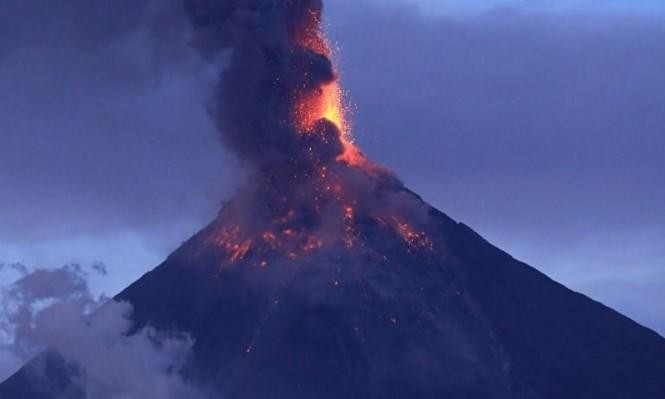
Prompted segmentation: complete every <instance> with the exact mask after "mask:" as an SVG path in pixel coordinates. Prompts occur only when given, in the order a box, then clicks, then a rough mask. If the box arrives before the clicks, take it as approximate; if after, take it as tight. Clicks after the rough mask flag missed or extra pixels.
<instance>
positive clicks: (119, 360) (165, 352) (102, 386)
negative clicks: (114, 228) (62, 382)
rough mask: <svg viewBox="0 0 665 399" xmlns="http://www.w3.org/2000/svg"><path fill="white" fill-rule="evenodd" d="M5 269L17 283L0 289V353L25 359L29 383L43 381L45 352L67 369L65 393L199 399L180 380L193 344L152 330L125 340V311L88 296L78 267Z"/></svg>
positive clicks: (99, 398) (124, 306)
mask: <svg viewBox="0 0 665 399" xmlns="http://www.w3.org/2000/svg"><path fill="white" fill-rule="evenodd" d="M7 269H13V272H14V273H15V274H18V279H16V281H14V282H13V283H12V284H11V285H9V286H7V287H4V288H3V289H2V291H1V297H0V298H1V299H2V302H1V304H2V307H1V313H0V314H1V315H2V318H1V319H0V338H1V339H0V352H3V353H4V354H6V355H10V356H11V357H12V358H13V359H15V360H17V361H20V362H21V363H23V362H27V361H30V363H29V364H28V366H27V367H28V370H29V373H30V374H32V375H34V376H35V378H37V379H39V378H43V377H44V375H45V376H46V379H47V380H48V379H49V377H48V376H49V374H48V372H47V371H46V370H47V368H45V366H44V362H45V361H46V360H45V356H44V355H43V353H45V351H48V352H49V353H55V354H57V356H59V357H61V358H62V359H63V360H64V361H65V362H66V364H68V365H70V366H69V367H70V371H71V373H72V381H73V386H71V387H68V389H67V392H69V393H73V392H81V393H83V394H84V395H85V396H84V397H86V398H90V399H120V398H122V399H133V398H136V399H138V398H145V397H158V398H174V399H175V398H183V397H187V398H199V397H201V398H202V397H203V395H202V394H201V392H200V391H199V390H198V389H196V388H194V387H193V386H192V385H190V384H189V383H187V382H186V381H185V380H184V378H183V377H182V375H181V371H182V368H183V367H184V366H185V365H186V364H187V361H188V359H189V357H190V356H191V349H192V345H193V342H192V341H191V340H190V339H189V338H187V337H186V336H183V335H177V334H166V333H161V332H157V331H155V330H153V329H151V328H145V329H143V330H140V331H138V332H137V333H135V334H133V335H131V336H129V335H127V334H128V332H129V331H130V329H131V327H132V322H131V321H130V319H129V316H130V314H131V311H132V307H131V305H129V304H128V303H119V302H115V301H113V300H108V299H104V298H100V299H96V298H94V297H93V295H92V293H91V292H90V290H89V288H88V285H87V282H86V279H87V277H88V272H87V271H86V270H84V269H83V268H82V267H81V266H78V265H67V266H63V267H60V268H56V269H50V270H47V269H37V270H34V271H32V272H28V271H27V269H26V268H25V267H23V266H20V265H11V266H8V267H7ZM91 269H92V270H96V271H97V272H98V271H99V270H100V268H99V267H95V266H93V267H92V268H91ZM8 271H9V272H12V270H8ZM4 354H3V357H5V356H4ZM33 359H36V360H33ZM31 360H32V361H31ZM3 366H5V367H7V368H9V367H10V365H3ZM3 371H5V372H6V371H7V370H3ZM6 377H7V376H6V375H2V376H0V379H3V380H4V378H6Z"/></svg>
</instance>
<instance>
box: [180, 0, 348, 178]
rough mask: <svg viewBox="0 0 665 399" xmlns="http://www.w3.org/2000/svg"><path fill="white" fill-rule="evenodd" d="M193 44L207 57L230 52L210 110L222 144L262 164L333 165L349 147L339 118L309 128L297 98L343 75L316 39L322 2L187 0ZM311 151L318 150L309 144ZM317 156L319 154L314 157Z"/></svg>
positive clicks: (311, 94) (314, 93) (315, 93)
mask: <svg viewBox="0 0 665 399" xmlns="http://www.w3.org/2000/svg"><path fill="white" fill-rule="evenodd" d="M185 4H186V9H187V12H188V14H189V16H190V19H191V21H192V23H193V25H194V28H195V33H194V38H193V44H194V46H195V47H196V48H198V49H199V50H200V52H201V53H202V55H203V56H204V57H214V56H217V55H219V54H221V53H224V52H226V51H230V52H231V53H230V62H229V64H228V66H227V67H226V68H224V70H223V71H222V72H221V77H220V82H219V86H218V87H217V90H216V92H215V94H214V98H213V99H212V105H211V113H212V115H213V117H214V120H215V123H216V124H217V127H218V128H219V131H220V134H221V137H222V140H223V143H224V144H225V145H226V146H227V147H228V148H229V149H230V150H231V151H232V152H233V153H234V154H236V155H237V156H238V157H239V158H240V159H241V160H244V161H247V162H249V163H250V164H253V165H254V166H257V167H259V168H270V167H274V166H275V165H280V166H281V167H284V166H285V165H288V164H291V165H298V166H299V167H302V166H303V165H311V164H312V163H313V162H323V163H327V162H329V161H331V160H333V159H334V158H335V157H337V156H339V155H340V154H341V153H342V151H343V146H342V143H341V141H340V132H339V131H338V129H337V128H336V127H335V126H334V124H332V123H330V122H326V121H323V120H321V121H318V122H319V123H317V124H316V125H315V126H313V127H312V128H313V129H312V130H316V132H317V133H318V134H302V132H299V128H298V122H297V121H296V120H295V117H296V115H295V113H294V110H295V109H296V108H297V107H298V104H297V102H298V100H299V99H302V98H311V97H316V96H319V95H320V94H321V93H320V91H321V87H322V86H323V85H325V84H330V83H332V82H333V81H334V80H335V79H336V75H335V72H334V68H333V64H332V62H331V60H330V59H329V57H328V54H326V50H325V49H324V48H323V47H322V46H317V45H316V41H318V40H320V38H319V37H317V34H318V30H319V21H320V18H321V11H322V2H321V1H320V0H222V1H219V0H186V2H185ZM310 149H311V150H310ZM312 158H314V159H312Z"/></svg>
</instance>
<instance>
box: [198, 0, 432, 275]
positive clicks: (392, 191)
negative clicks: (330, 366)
mask: <svg viewBox="0 0 665 399" xmlns="http://www.w3.org/2000/svg"><path fill="white" fill-rule="evenodd" d="M269 3H270V4H271V5H270V6H267V5H266V4H267V3H265V2H263V1H261V0H214V1H212V0H187V5H188V11H189V13H190V17H191V19H192V22H193V23H194V26H195V35H196V37H195V39H196V40H194V42H195V43H198V44H200V49H201V51H202V52H203V53H204V54H205V55H206V56H208V55H209V52H210V51H217V52H220V51H222V50H224V49H231V50H232V52H231V58H230V64H229V66H228V67H226V68H225V69H224V70H222V72H221V76H220V84H219V86H218V91H217V92H216V94H215V97H214V98H213V100H214V102H213V109H212V111H213V116H214V117H215V120H216V122H217V124H218V126H219V128H220V129H219V130H220V134H221V136H222V139H223V141H224V144H225V145H226V146H227V148H228V149H229V150H231V151H233V152H234V153H235V154H236V155H237V156H238V157H239V158H240V159H242V160H244V161H246V162H247V163H248V164H250V165H251V166H253V170H254V171H255V174H254V175H253V176H252V178H251V179H250V181H249V182H248V184H247V186H246V187H244V189H243V190H241V192H240V193H239V195H238V198H237V199H236V200H235V201H233V202H232V203H233V205H232V206H230V207H227V209H226V211H223V212H222V213H221V214H220V217H219V218H218V221H217V222H216V223H215V225H214V226H213V231H212V232H211V237H212V238H211V240H212V241H213V242H214V243H215V245H216V247H217V248H220V249H221V250H222V252H223V253H224V254H225V256H224V258H225V262H226V263H230V264H235V263H239V262H240V261H243V260H245V261H249V262H250V263H255V264H258V265H259V266H263V265H267V264H268V261H267V260H266V259H272V258H275V257H276V255H279V256H277V257H281V258H286V259H290V260H294V259H298V258H300V257H301V256H302V255H304V254H308V253H312V252H315V251H317V250H320V249H323V248H340V249H345V250H348V251H350V250H358V251H360V250H362V248H364V247H366V245H365V244H366V242H367V240H371V239H372V237H370V236H369V235H368V234H365V233H364V231H367V230H368V228H369V226H380V227H381V228H387V229H390V230H392V231H393V236H394V237H395V238H396V239H397V240H400V241H405V242H407V243H408V244H409V245H410V246H411V247H413V248H418V249H423V250H424V249H433V245H432V244H431V242H429V241H428V239H427V236H426V235H425V232H424V231H425V229H424V228H422V226H411V225H409V224H408V223H407V222H406V221H407V220H408V221H409V223H412V224H417V222H416V223H414V221H413V220H412V219H411V217H410V216H408V215H404V214H402V213H403V212H405V211H404V209H406V208H409V207H413V208H417V207H418V206H419V205H415V204H411V205H405V204H406V201H404V200H403V194H404V191H405V189H404V186H403V185H402V183H401V182H399V180H398V179H397V178H396V177H395V176H394V175H393V174H392V173H390V172H389V171H387V170H384V169H382V168H379V167H376V166H375V165H374V164H373V163H372V162H371V161H369V160H367V159H366V158H365V156H364V155H363V154H362V153H361V151H360V150H359V149H358V148H357V147H356V145H355V144H354V142H353V139H352V137H351V131H350V123H349V121H348V107H347V105H346V104H345V100H344V91H343V90H342V87H341V84H340V80H339V73H338V71H337V68H336V66H335V63H334V61H333V56H334V51H333V49H332V47H331V46H330V43H329V41H328V39H327V38H326V37H325V35H324V33H323V31H322V29H321V14H322V5H321V1H320V0H281V1H276V2H269ZM409 201H412V200H409ZM412 202H413V201H412ZM231 208H234V209H233V210H232V211H230V210H229V209H231ZM400 212H402V213H400ZM396 213H400V217H399V218H398V219H397V218H395V217H396V215H395V214H396ZM383 220H386V221H389V222H388V223H384V222H382V221H383ZM397 220H399V222H397Z"/></svg>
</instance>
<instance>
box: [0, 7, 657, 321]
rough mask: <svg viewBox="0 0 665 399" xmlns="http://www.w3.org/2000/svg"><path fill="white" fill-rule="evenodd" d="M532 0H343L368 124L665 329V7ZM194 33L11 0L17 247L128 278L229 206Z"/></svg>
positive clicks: (7, 238) (495, 229)
mask: <svg viewBox="0 0 665 399" xmlns="http://www.w3.org/2000/svg"><path fill="white" fill-rule="evenodd" d="M415 3H419V4H418V6H415V5H414V4H415ZM527 3H528V4H529V5H528V6H526V4H527ZM532 3H533V1H529V2H527V1H499V0H496V1H489V0H488V1H480V0H477V1H472V2H469V1H468V0H467V1H465V2H461V1H457V2H455V1H452V0H450V1H445V2H442V1H439V0H419V1H407V0H391V1H390V2H386V1H379V0H366V1H364V2H363V1H353V2H350V1H348V0H329V1H328V2H327V4H328V6H329V10H328V11H329V12H328V23H329V30H330V33H331V36H332V37H333V38H334V40H335V41H336V42H338V43H339V45H340V47H341V50H342V52H341V54H340V66H341V69H342V72H343V80H344V84H345V86H346V87H347V89H348V90H349V93H350V100H351V101H352V102H353V104H354V109H355V111H354V115H353V121H354V130H355V135H356V137H357V140H358V142H359V144H360V146H361V147H362V148H364V149H365V150H366V152H367V153H368V154H369V155H370V156H371V157H373V158H375V159H377V160H378V161H379V162H382V163H384V164H387V165H389V166H391V167H392V168H394V169H395V170H396V171H397V172H398V174H399V175H400V176H401V177H402V178H403V180H404V181H405V182H406V183H407V184H408V185H409V186H410V187H411V188H412V189H414V190H415V191H417V192H418V193H419V194H421V195H422V196H423V197H424V198H425V199H426V200H427V201H429V202H430V203H432V204H433V205H435V206H436V207H438V208H440V209H442V210H443V211H445V212H446V213H448V214H449V215H450V216H451V217H453V218H455V219H457V220H461V221H463V222H465V223H467V224H469V225H471V226H472V227H473V228H474V229H476V230H477V231H478V232H479V233H481V234H482V235H483V236H485V237H486V238H488V239H489V240H490V241H492V242H493V243H495V244H496V245H498V246H500V247H502V248H503V249H505V250H506V251H508V252H510V253H511V254H512V255H514V256H515V257H517V258H519V259H521V260H523V261H526V262H527V263H530V264H532V265H533V266H535V267H537V268H538V269H540V270H541V271H543V272H545V273H547V274H548V275H550V276H551V277H553V278H555V279H557V280H559V281H561V282H563V283H564V284H566V285H568V286H569V287H571V288H573V289H575V290H578V291H581V292H583V293H586V294H588V295H590V296H591V297H593V298H594V299H597V300H600V301H601V302H603V303H605V304H607V305H610V306H612V307H614V308H616V309H618V310H620V311H622V312H623V313H626V314H627V315H629V316H631V317H632V318H634V319H636V320H637V321H639V322H641V323H643V324H645V325H647V326H649V327H651V328H654V329H656V330H657V331H659V332H660V333H661V334H665V312H664V311H663V310H665V260H664V259H665V244H664V243H665V184H663V181H665V157H664V156H663V154H664V153H665V135H663V127H664V126H665V91H663V87H665V74H663V72H662V71H664V70H665V51H663V50H665V49H664V48H663V47H664V46H665V44H663V43H665V6H663V7H660V9H659V8H658V5H657V4H656V2H655V1H652V2H649V1H640V2H636V1H632V2H629V1H627V0H626V1H618V0H617V1H605V2H601V1H567V2H561V1H558V2H554V1H551V2H550V1H542V2H539V3H538V4H539V5H538V6H534V5H533V4H532ZM564 3H565V6H564V5H563V4H564ZM459 4H465V6H464V7H461V6H459ZM497 6H499V7H500V8H494V7H497ZM187 32H188V31H187V21H186V20H185V19H184V13H182V12H181V11H180V9H179V7H178V0H145V1H142V2H136V1H133V0H116V1H114V2H108V1H103V0H99V1H94V2H90V1H89V0H67V1H64V2H52V1H46V0H34V1H24V0H5V1H3V5H2V6H1V7H0V123H1V124H2V125H1V128H0V263H3V262H5V263H11V262H23V263H25V264H27V265H29V266H38V265H39V266H51V267H57V266H61V265H62V264H64V263H67V262H72V261H73V262H80V263H92V262H96V261H101V262H104V263H105V264H106V265H107V267H108V270H109V274H108V275H107V276H95V277H94V279H93V281H92V284H93V287H94V288H95V289H96V290H97V291H104V292H106V293H108V294H114V293H115V292H117V291H118V290H119V289H121V288H122V287H124V286H126V285H127V284H128V283H130V282H131V281H133V280H135V279H136V278H137V277H139V276H140V275H141V274H143V273H144V272H146V271H147V270H149V269H151V268H152V267H154V266H156V265H157V264H158V263H159V262H160V261H161V260H163V259H164V258H165V257H166V256H167V255H168V253H169V252H170V251H171V250H173V249H174V248H175V247H176V246H177V245H178V244H179V243H181V242H182V241H184V240H185V239H187V238H188V237H189V236H190V235H191V234H193V233H194V232H195V231H197V230H198V229H199V228H200V227H202V226H203V225H204V224H205V223H206V222H208V221H209V220H211V219H212V217H213V216H214V214H215V212H216V210H217V209H218V208H219V205H220V203H221V201H222V200H224V199H225V198H228V197H229V196H230V195H231V194H232V193H233V190H234V187H235V184H236V182H237V181H238V180H239V179H241V178H242V171H241V170H240V169H239V168H238V165H236V164H235V163H234V161H233V160H232V159H231V158H230V156H228V155H227V154H225V152H224V151H223V149H221V147H220V146H219V145H218V143H217V139H216V133H215V132H214V130H213V128H212V126H211V124H210V123H209V121H208V118H207V116H206V113H205V101H206V97H207V95H208V93H209V90H211V82H212V81H213V78H214V77H213V76H212V75H211V70H210V69H209V68H207V67H206V66H204V65H202V64H201V63H199V61H198V56H197V55H196V54H194V52H193V51H192V50H190V49H189V48H188V47H187V39H188V37H187ZM0 269H1V268H0ZM1 272H2V270H0V276H2V273H1Z"/></svg>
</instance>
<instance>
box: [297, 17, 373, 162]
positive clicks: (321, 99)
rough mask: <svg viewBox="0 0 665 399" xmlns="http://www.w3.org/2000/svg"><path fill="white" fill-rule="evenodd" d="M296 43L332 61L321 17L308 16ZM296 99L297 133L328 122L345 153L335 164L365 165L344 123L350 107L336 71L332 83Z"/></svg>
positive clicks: (347, 126) (332, 55) (307, 131)
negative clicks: (338, 162)
mask: <svg viewBox="0 0 665 399" xmlns="http://www.w3.org/2000/svg"><path fill="white" fill-rule="evenodd" d="M297 42H298V43H299V44H300V45H301V46H303V47H305V48H307V49H309V50H311V51H313V52H315V53H317V54H320V55H322V56H325V57H326V58H328V59H330V60H331V61H332V59H333V58H334V54H333V51H332V48H331V46H330V43H329V41H328V39H327V38H326V37H325V35H324V34H323V32H322V31H321V29H320V16H319V15H318V14H316V13H312V14H311V15H310V21H309V23H308V24H307V26H306V27H305V29H303V32H302V34H301V36H300V37H299V38H298V39H297ZM333 65H334V62H333ZM335 69H336V68H335ZM295 96H296V99H295V109H294V118H295V122H296V126H297V128H298V130H299V131H300V133H303V134H306V133H309V132H312V131H313V130H314V127H315V125H316V123H317V122H318V121H320V120H327V121H329V122H331V123H333V124H334V125H335V126H336V127H337V129H338V131H339V139H340V141H341V143H342V145H343V146H344V152H343V154H342V155H340V156H339V157H338V159H337V160H338V161H343V162H346V163H348V164H350V165H353V166H360V165H362V164H364V162H365V158H364V156H363V155H362V153H361V152H360V150H359V149H358V148H357V147H356V146H355V144H354V143H353V138H352V136H351V131H350V125H349V122H348V119H347V116H348V111H349V107H348V106H347V105H346V104H345V101H344V92H343V90H342V87H341V84H340V81H339V74H338V72H337V71H335V77H334V79H333V81H332V82H329V83H326V84H324V85H322V86H321V87H319V88H318V89H316V90H313V91H312V92H308V93H304V94H303V93H296V95H295Z"/></svg>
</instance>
